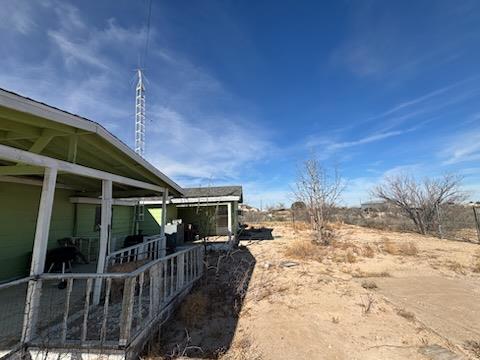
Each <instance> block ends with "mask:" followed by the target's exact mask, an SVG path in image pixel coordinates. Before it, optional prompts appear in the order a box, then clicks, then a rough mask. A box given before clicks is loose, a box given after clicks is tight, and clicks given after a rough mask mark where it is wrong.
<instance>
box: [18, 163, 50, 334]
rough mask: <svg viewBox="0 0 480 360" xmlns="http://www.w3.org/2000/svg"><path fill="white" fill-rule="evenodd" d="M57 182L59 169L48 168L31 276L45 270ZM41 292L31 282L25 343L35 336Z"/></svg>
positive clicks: (35, 284)
mask: <svg viewBox="0 0 480 360" xmlns="http://www.w3.org/2000/svg"><path fill="white" fill-rule="evenodd" d="M56 181H57V169H56V168H46V169H45V176H44V178H43V187H42V194H41V196H40V206H39V208H38V215H37V224H36V228H35V238H34V242H33V253H32V264H31V267H30V275H31V276H37V275H40V274H42V273H43V271H44V268H45V257H46V255H47V245H48V235H49V231H50V220H51V216H52V208H53V197H54V195H55V183H56ZM41 290H42V282H41V281H37V280H32V281H30V282H29V284H28V290H27V303H26V304H25V309H26V310H25V315H24V320H23V329H22V342H23V343H26V342H28V341H30V339H32V337H33V336H35V329H36V323H37V319H38V311H39V305H40V296H41Z"/></svg>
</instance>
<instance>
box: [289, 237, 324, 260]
mask: <svg viewBox="0 0 480 360" xmlns="http://www.w3.org/2000/svg"><path fill="white" fill-rule="evenodd" d="M323 250H324V249H323V248H322V246H321V245H317V244H315V243H314V242H312V241H311V240H300V239H296V240H294V241H292V242H291V243H289V244H288V245H287V247H286V249H285V256H287V257H290V258H294V259H310V260H321V259H322V258H323Z"/></svg>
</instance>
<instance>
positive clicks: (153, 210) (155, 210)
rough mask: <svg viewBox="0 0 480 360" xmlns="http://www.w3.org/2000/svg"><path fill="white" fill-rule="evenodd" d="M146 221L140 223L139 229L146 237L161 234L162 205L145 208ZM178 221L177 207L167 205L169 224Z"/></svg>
mask: <svg viewBox="0 0 480 360" xmlns="http://www.w3.org/2000/svg"><path fill="white" fill-rule="evenodd" d="M144 214H145V216H144V220H143V221H141V222H139V229H140V230H142V232H143V234H145V235H155V234H159V233H160V225H161V224H162V205H148V206H145V212H144ZM174 219H178V211H177V207H176V206H175V205H173V204H168V205H167V223H168V222H171V221H172V220H174Z"/></svg>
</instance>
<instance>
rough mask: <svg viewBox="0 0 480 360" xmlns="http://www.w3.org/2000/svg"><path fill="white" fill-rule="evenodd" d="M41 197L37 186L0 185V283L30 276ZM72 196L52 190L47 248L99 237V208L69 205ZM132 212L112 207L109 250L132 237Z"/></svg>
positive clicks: (70, 193) (67, 191)
mask: <svg viewBox="0 0 480 360" xmlns="http://www.w3.org/2000/svg"><path fill="white" fill-rule="evenodd" d="M40 195H41V187H40V186H32V185H25V184H14V183H2V182H0V282H3V281H6V280H9V279H13V278H18V277H22V276H25V275H27V274H28V272H29V269H30V257H31V253H32V248H33V240H34V237H35V226H36V222H37V213H38V206H39V204H40ZM73 195H74V193H73V192H72V191H70V190H65V189H58V188H57V189H56V190H55V196H54V203H53V210H52V220H51V224H50V233H49V240H48V248H54V247H56V246H58V243H57V240H59V239H61V238H64V237H70V236H85V237H98V236H99V231H98V229H95V208H96V207H97V206H98V205H90V204H72V203H71V202H70V197H71V196H73ZM133 211H134V210H133V207H130V206H113V211H112V250H116V249H118V248H119V247H121V246H122V245H123V239H124V238H125V236H127V235H129V234H132V233H133ZM156 233H159V231H157V232H156Z"/></svg>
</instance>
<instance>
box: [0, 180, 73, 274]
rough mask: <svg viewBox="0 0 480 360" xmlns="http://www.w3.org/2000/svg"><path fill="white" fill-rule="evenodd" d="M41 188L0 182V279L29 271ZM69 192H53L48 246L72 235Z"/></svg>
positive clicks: (54, 244) (71, 206)
mask: <svg viewBox="0 0 480 360" xmlns="http://www.w3.org/2000/svg"><path fill="white" fill-rule="evenodd" d="M40 194H41V187H39V186H31V185H22V184H12V183H0V204H1V207H0V281H3V280H7V279H10V278H14V277H19V276H23V275H25V274H27V273H28V270H29V267H30V263H29V260H30V256H31V252H32V247H33V239H34V236H35V225H36V221H37V213H38V206H39V203H40ZM71 195H72V193H71V192H70V191H68V190H63V189H57V190H56V191H55V198H54V205H53V212H52V222H51V225H50V235H49V241H48V246H49V247H50V248H51V247H55V246H56V245H57V240H58V239H61V238H63V237H67V236H72V231H73V220H74V207H73V204H71V203H70V202H69V200H68V199H69V197H70V196H71Z"/></svg>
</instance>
